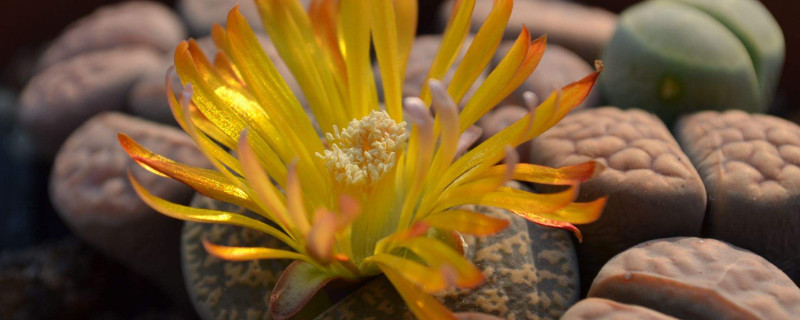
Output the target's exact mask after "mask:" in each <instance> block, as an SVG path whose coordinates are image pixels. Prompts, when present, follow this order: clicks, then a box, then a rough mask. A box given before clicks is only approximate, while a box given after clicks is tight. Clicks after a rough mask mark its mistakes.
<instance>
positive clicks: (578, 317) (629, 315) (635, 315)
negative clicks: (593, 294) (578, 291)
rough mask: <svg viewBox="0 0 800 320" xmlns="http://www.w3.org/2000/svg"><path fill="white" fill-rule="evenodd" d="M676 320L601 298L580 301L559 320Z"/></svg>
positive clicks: (648, 310) (655, 312)
mask: <svg viewBox="0 0 800 320" xmlns="http://www.w3.org/2000/svg"><path fill="white" fill-rule="evenodd" d="M623 319H630V320H677V319H675V318H673V317H670V316H668V315H665V314H663V313H660V312H658V311H654V310H650V309H647V308H644V307H640V306H635V305H630V304H624V303H619V302H614V301H611V300H607V299H601V298H588V299H584V300H581V301H580V302H578V303H576V304H575V305H574V306H572V307H571V308H569V310H567V313H565V314H564V316H563V317H561V320H623Z"/></svg>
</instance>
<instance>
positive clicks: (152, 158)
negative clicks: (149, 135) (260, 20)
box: [117, 133, 256, 210]
mask: <svg viewBox="0 0 800 320" xmlns="http://www.w3.org/2000/svg"><path fill="white" fill-rule="evenodd" d="M117 138H118V139H119V143H120V145H121V146H122V148H123V149H124V150H125V152H126V153H128V156H130V157H131V158H132V159H133V160H134V161H136V162H137V163H138V164H140V165H142V166H143V167H144V168H146V169H148V170H149V171H151V172H154V173H156V174H159V175H163V176H168V177H170V178H172V179H175V180H178V181H180V182H181V183H183V184H186V185H187V186H189V187H191V188H192V189H195V190H196V191H197V192H200V193H201V194H203V195H205V196H208V197H211V198H214V199H218V200H221V201H225V202H230V203H233V204H235V205H238V206H241V207H245V208H248V209H250V210H254V209H256V206H255V204H254V203H253V201H252V200H250V198H249V197H248V196H247V194H246V193H245V192H244V191H243V190H242V189H240V188H239V187H237V186H236V185H234V184H232V183H230V182H229V181H228V179H227V178H226V177H225V176H223V175H222V174H220V173H218V172H215V171H211V170H208V169H203V168H196V167H191V166H187V165H185V164H181V163H177V162H175V161H172V160H170V159H167V158H165V157H163V156H161V155H158V154H155V153H153V152H152V151H150V150H148V149H146V148H144V147H142V146H141V145H139V144H138V143H136V141H134V140H133V139H132V138H131V137H129V136H127V135H125V134H123V133H119V134H117Z"/></svg>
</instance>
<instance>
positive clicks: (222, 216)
mask: <svg viewBox="0 0 800 320" xmlns="http://www.w3.org/2000/svg"><path fill="white" fill-rule="evenodd" d="M128 179H129V180H130V181H131V184H132V185H133V190H134V191H136V194H137V195H139V198H141V199H142V201H144V202H145V203H146V204H147V205H148V206H150V207H151V208H153V210H155V211H158V212H159V213H161V214H163V215H166V216H169V217H172V218H175V219H179V220H185V221H195V222H203V223H220V224H229V225H234V226H240V227H246V228H250V229H253V230H256V231H260V232H263V233H266V234H268V235H271V236H273V237H275V238H277V239H278V240H280V241H282V242H284V243H286V244H287V245H289V246H292V248H294V249H295V250H296V249H297V248H296V243H295V242H294V241H293V240H292V239H290V238H289V237H288V236H286V234H285V233H283V232H281V231H279V230H278V229H275V228H274V227H272V226H270V225H268V224H266V223H263V222H261V221H258V220H255V219H252V218H249V217H246V216H243V215H240V214H235V213H231V212H226V211H218V210H210V209H200V208H193V207H187V206H183V205H179V204H176V203H172V202H169V201H167V200H164V199H161V198H159V197H156V196H154V195H152V194H151V193H150V192H148V191H147V190H146V189H145V188H144V187H142V185H141V184H139V181H137V180H136V178H134V177H133V174H131V173H130V172H129V173H128Z"/></svg>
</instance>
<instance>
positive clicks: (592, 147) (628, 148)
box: [530, 107, 706, 286]
mask: <svg viewBox="0 0 800 320" xmlns="http://www.w3.org/2000/svg"><path fill="white" fill-rule="evenodd" d="M530 154H531V156H530V161H531V163H536V164H543V165H547V166H551V167H561V166H566V165H573V164H578V163H582V162H585V161H589V160H596V161H598V162H600V163H602V164H604V165H606V169H605V170H604V171H603V172H602V173H601V174H600V175H599V176H597V177H595V178H593V179H591V180H589V181H587V182H585V183H583V184H581V194H580V196H579V199H580V200H590V199H595V198H597V197H600V196H608V202H607V204H606V208H605V210H604V211H603V214H602V216H601V217H600V219H598V220H597V221H595V222H593V223H591V224H587V225H581V226H578V228H579V229H580V230H581V232H582V233H583V236H584V241H583V243H582V244H581V245H579V246H578V257H579V259H578V260H579V261H580V267H581V281H582V284H583V285H584V286H586V285H588V284H589V283H590V282H591V281H592V279H593V278H594V275H595V274H596V272H597V270H599V269H600V267H601V266H602V265H603V264H604V263H605V262H606V261H608V260H609V259H611V257H613V256H614V255H615V254H617V253H620V252H622V251H623V250H625V249H627V248H630V247H632V246H634V245H636V244H638V243H641V242H643V241H647V240H652V239H658V238H664V237H674V236H697V235H699V234H700V228H701V225H702V222H703V216H704V212H705V205H706V192H705V188H704V187H703V183H702V181H701V179H700V176H699V175H698V174H697V171H696V170H695V169H694V167H693V166H692V164H691V163H690V162H689V159H688V157H686V155H684V154H683V151H681V149H680V147H679V146H678V143H677V142H676V141H675V139H674V138H673V137H672V135H670V132H669V130H668V129H667V128H666V127H665V126H664V124H663V123H662V122H661V121H660V120H658V118H657V117H656V116H654V115H652V114H649V113H646V112H644V111H641V110H635V109H632V110H625V111H623V110H620V109H617V108H613V107H603V108H597V109H587V110H583V111H580V112H576V113H572V114H570V115H568V116H567V117H565V118H564V119H563V120H562V121H561V122H560V123H559V124H557V125H556V126H554V127H553V128H551V129H550V130H548V131H547V132H545V133H544V134H542V135H541V136H539V137H538V138H536V139H534V140H533V141H531V153H530Z"/></svg>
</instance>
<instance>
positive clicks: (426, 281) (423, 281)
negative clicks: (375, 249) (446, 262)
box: [366, 253, 449, 293]
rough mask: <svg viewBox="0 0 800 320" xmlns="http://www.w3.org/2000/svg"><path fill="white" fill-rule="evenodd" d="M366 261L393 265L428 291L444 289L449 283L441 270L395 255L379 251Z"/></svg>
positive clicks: (402, 274)
mask: <svg viewBox="0 0 800 320" xmlns="http://www.w3.org/2000/svg"><path fill="white" fill-rule="evenodd" d="M366 261H369V262H374V263H377V264H378V265H379V266H391V268H393V269H396V270H403V271H402V273H401V276H402V277H403V278H405V279H406V280H407V281H410V282H411V283H413V284H415V285H417V286H419V287H420V288H421V289H422V290H424V291H425V292H427V293H433V292H438V291H441V290H444V289H446V288H447V287H448V285H449V284H448V283H447V281H446V279H445V278H444V277H443V275H442V273H441V272H440V270H438V269H432V268H430V267H427V266H425V265H422V264H420V263H418V262H414V261H411V260H408V259H405V258H401V257H398V256H395V255H391V254H386V253H379V254H376V255H374V256H372V257H369V258H368V259H367V260H366ZM381 269H383V268H381Z"/></svg>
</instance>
